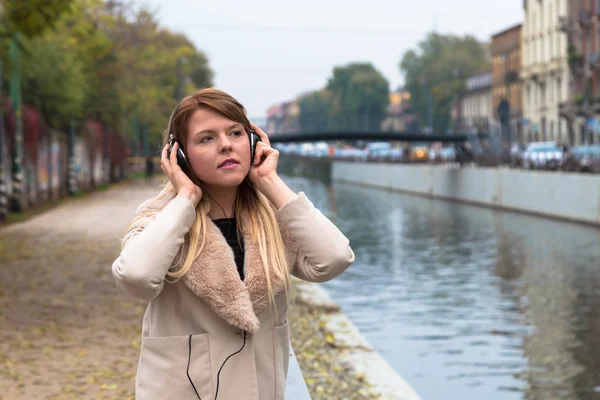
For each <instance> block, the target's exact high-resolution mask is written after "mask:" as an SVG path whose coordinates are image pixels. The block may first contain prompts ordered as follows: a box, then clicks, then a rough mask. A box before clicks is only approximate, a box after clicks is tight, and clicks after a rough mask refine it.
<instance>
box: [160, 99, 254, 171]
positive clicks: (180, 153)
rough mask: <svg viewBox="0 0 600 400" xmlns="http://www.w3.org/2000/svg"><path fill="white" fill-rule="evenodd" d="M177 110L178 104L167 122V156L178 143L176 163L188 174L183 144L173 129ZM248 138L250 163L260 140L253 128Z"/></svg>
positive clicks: (188, 168) (188, 169) (189, 169)
mask: <svg viewBox="0 0 600 400" xmlns="http://www.w3.org/2000/svg"><path fill="white" fill-rule="evenodd" d="M177 110H179V106H177V107H175V110H173V113H172V114H171V122H170V123H169V132H168V133H169V150H168V153H167V154H168V156H169V157H171V150H173V146H174V145H175V143H178V144H179V146H178V148H177V165H179V167H180V168H181V170H182V171H183V172H185V173H186V175H188V176H190V173H191V172H192V171H191V168H190V166H189V164H188V162H187V157H186V156H185V151H184V149H183V145H182V144H181V142H180V141H179V140H177V139H175V135H174V133H173V132H174V129H173V120H174V119H175V114H177ZM248 138H249V139H250V165H252V163H253V162H254V156H255V153H256V144H257V143H258V142H260V136H258V135H257V134H256V132H254V131H253V130H251V131H250V132H248Z"/></svg>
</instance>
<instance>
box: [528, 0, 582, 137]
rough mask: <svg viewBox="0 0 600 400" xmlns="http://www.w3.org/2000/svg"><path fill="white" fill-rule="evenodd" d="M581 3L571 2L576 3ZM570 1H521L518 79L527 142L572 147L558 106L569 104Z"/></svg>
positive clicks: (565, 121) (566, 126)
mask: <svg viewBox="0 0 600 400" xmlns="http://www.w3.org/2000/svg"><path fill="white" fill-rule="evenodd" d="M576 1H580V0H571V2H576ZM568 3H569V0H551V1H550V0H524V1H523V7H524V20H523V27H522V34H521V36H522V43H521V51H522V62H523V67H522V71H521V79H522V86H523V100H522V102H523V115H524V120H523V125H524V126H523V133H524V139H525V141H526V142H532V141H540V140H542V141H545V140H552V141H557V142H560V143H571V144H573V141H574V138H573V137H569V133H568V121H567V118H565V117H563V115H562V114H561V113H560V112H559V104H561V103H566V102H568V101H569V97H570V94H569V84H570V82H569V79H570V71H569V65H568V62H567V35H566V33H565V29H564V26H563V25H562V23H563V22H565V21H567V20H568V15H569V12H568V8H569V7H568Z"/></svg>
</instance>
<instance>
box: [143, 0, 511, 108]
mask: <svg viewBox="0 0 600 400" xmlns="http://www.w3.org/2000/svg"><path fill="white" fill-rule="evenodd" d="M134 3H136V4H138V5H146V6H149V7H151V8H152V9H154V10H155V11H156V12H157V17H158V20H159V23H160V24H161V25H162V26H164V27H167V28H169V29H171V30H173V31H176V32H181V33H184V34H185V35H186V36H187V37H188V38H190V40H192V41H193V42H194V43H195V45H196V47H197V48H198V49H200V50H202V51H204V52H205V53H206V54H207V56H208V59H209V64H210V66H211V68H212V69H213V71H214V72H215V79H214V86H215V87H217V88H219V89H222V90H224V91H226V92H228V93H229V94H231V95H232V96H234V97H235V98H237V99H238V100H239V101H241V102H242V104H244V106H245V107H246V109H247V111H248V115H249V116H250V117H251V119H252V117H255V118H256V117H258V118H264V117H265V116H266V110H267V108H268V107H269V106H271V105H273V104H276V103H279V102H282V101H287V100H292V99H294V98H296V97H297V96H298V95H300V94H302V93H305V92H308V91H312V90H318V89H321V88H322V87H324V86H325V85H326V84H327V79H328V78H329V77H330V76H331V73H332V71H333V68H334V67H335V66H341V65H345V64H348V63H351V62H371V63H372V64H373V65H374V66H375V68H376V69H377V70H378V71H379V72H381V73H382V74H383V76H384V77H385V78H386V79H387V80H388V82H389V83H390V88H391V89H395V88H397V87H398V86H399V85H401V84H402V83H403V81H402V79H403V78H402V76H401V73H400V69H399V63H400V60H401V59H402V55H403V54H404V52H405V51H407V50H409V49H411V48H416V47H417V45H418V43H419V41H420V40H422V39H423V38H424V37H425V36H426V35H427V33H429V32H431V31H433V30H435V31H436V32H438V33H443V34H447V33H452V34H457V35H465V34H471V35H474V36H475V37H477V38H478V39H479V40H481V41H489V40H490V36H491V35H492V34H495V33H497V32H499V31H502V30H504V29H505V28H508V27H510V26H513V25H515V24H518V23H521V22H522V20H523V8H522V6H523V0H508V1H497V0H368V1H352V0H350V1H349V0H345V1H341V0H303V1H295V2H287V1H282V0H280V1H274V0H254V1H242V0H225V1H210V2H209V1H202V0H134Z"/></svg>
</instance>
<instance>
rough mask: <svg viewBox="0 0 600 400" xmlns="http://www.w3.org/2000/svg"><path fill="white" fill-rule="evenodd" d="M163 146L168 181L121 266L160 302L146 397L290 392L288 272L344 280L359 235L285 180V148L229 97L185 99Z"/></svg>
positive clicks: (146, 337)
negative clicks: (352, 235) (346, 231)
mask: <svg viewBox="0 0 600 400" xmlns="http://www.w3.org/2000/svg"><path fill="white" fill-rule="evenodd" d="M253 131H254V132H256V134H257V135H258V138H259V139H260V141H258V142H257V143H256V144H254V140H252V139H253V138H254V136H252V135H253V133H252V132H253ZM251 140H252V143H251ZM163 142H164V148H163V151H162V159H161V168H162V170H163V172H164V173H165V174H166V175H167V176H168V178H169V181H168V182H167V183H166V184H165V186H164V188H163V190H162V191H161V193H160V194H158V196H157V197H155V198H153V199H150V200H148V201H146V202H144V203H143V204H142V205H140V207H139V208H138V215H137V217H136V218H135V219H134V220H133V222H132V224H131V226H130V227H129V229H128V232H127V234H126V235H125V238H124V239H123V246H122V250H121V254H120V256H119V258H117V260H115V262H114V263H113V266H112V271H113V275H114V277H115V279H116V281H117V286H118V287H119V288H120V289H122V290H124V291H125V292H127V293H129V294H130V295H133V296H135V297H138V298H141V299H144V300H147V301H149V304H148V307H147V309H146V313H145V315H144V320H143V325H142V346H141V353H140V359H139V362H138V371H137V377H136V399H141V400H149V399H152V400H155V399H177V400H187V399H190V400H192V399H202V400H213V399H215V400H216V399H219V400H240V399H244V400H270V399H283V398H284V391H285V381H286V376H287V369H288V360H289V354H290V338H289V335H290V333H289V325H288V321H287V319H286V314H287V306H288V300H289V289H290V281H289V276H290V274H292V275H294V276H296V277H298V278H300V279H303V280H306V281H311V282H324V281H327V280H329V279H332V278H334V277H336V276H337V275H339V274H340V273H342V272H343V271H344V270H346V268H348V267H349V266H350V265H351V264H352V262H353V261H354V253H353V252H352V249H351V248H350V247H349V242H348V239H347V238H346V237H345V236H344V235H343V234H342V233H341V232H340V231H339V230H338V229H337V228H336V227H335V225H333V224H332V223H331V222H330V221H329V220H328V219H327V218H326V217H325V216H324V215H323V214H322V213H321V212H320V211H319V210H317V209H316V208H315V207H314V206H313V204H312V203H311V202H310V200H308V198H307V197H306V196H305V195H304V193H299V194H296V193H294V192H293V191H292V190H290V189H289V188H288V187H287V186H286V184H285V183H284V182H283V181H282V180H281V178H280V177H279V176H278V175H277V160H278V157H279V152H278V151H277V150H275V149H273V148H271V146H270V144H269V138H268V137H267V135H266V134H265V133H264V132H263V131H262V130H261V129H260V128H259V127H258V126H256V125H253V124H251V123H250V121H248V118H247V117H246V112H245V110H244V108H243V106H242V105H241V104H240V103H239V102H237V101H236V100H235V99H234V98H232V97H231V96H229V95H228V94H226V93H224V92H222V91H219V90H215V89H204V90H201V91H199V92H198V93H196V94H195V95H193V96H188V97H186V98H184V99H183V100H182V101H181V103H180V104H179V106H178V107H177V108H176V110H175V111H174V112H173V115H172V116H171V121H170V123H169V130H168V131H167V132H166V133H165V137H164V140H163ZM171 145H172V147H171ZM182 148H183V149H182ZM170 149H171V151H170ZM178 149H182V151H181V153H182V154H183V155H184V156H185V159H186V162H187V164H183V163H182V162H179V163H178V160H177V153H178ZM181 166H183V167H184V168H183V169H182V168H181Z"/></svg>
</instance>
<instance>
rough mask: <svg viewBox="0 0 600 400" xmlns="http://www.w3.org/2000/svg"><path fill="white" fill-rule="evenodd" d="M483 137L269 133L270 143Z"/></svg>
mask: <svg viewBox="0 0 600 400" xmlns="http://www.w3.org/2000/svg"><path fill="white" fill-rule="evenodd" d="M485 137H487V134H475V135H467V134H453V135H439V134H426V133H421V132H391V131H320V132H290V133H287V132H286V133H282V132H275V133H270V134H269V139H270V140H271V143H294V142H317V141H331V140H365V141H401V142H442V143H464V142H467V141H469V140H472V139H474V138H479V139H482V138H485Z"/></svg>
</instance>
